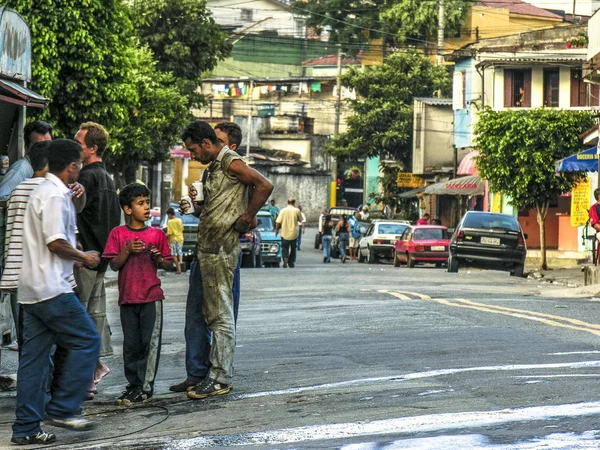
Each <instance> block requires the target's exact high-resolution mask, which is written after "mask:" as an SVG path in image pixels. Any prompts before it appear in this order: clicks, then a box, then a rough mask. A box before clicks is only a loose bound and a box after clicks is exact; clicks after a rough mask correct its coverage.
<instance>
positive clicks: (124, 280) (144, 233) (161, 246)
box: [102, 183, 173, 406]
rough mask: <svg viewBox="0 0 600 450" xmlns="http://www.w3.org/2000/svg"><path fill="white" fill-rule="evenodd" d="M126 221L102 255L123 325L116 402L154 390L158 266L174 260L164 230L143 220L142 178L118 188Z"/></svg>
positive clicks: (136, 399)
mask: <svg viewBox="0 0 600 450" xmlns="http://www.w3.org/2000/svg"><path fill="white" fill-rule="evenodd" d="M119 203H120V204H121V206H122V208H123V211H124V212H125V215H126V216H127V217H128V218H129V224H128V225H122V226H119V227H117V228H115V229H113V230H112V231H111V233H110V235H109V237H108V242H107V243H106V249H105V250H104V254H103V255H102V257H103V258H106V259H107V260H109V261H110V262H109V264H110V268H111V269H112V270H114V271H119V279H118V285H119V306H120V310H121V326H122V328H123V368H124V369H125V378H127V382H128V385H127V387H126V389H125V391H124V392H123V394H122V395H121V396H120V397H119V398H118V399H117V401H116V404H117V405H122V406H132V405H134V404H136V403H142V402H144V401H146V400H148V399H149V398H150V397H152V394H153V393H154V379H155V378H156V372H157V371H158V362H159V359H160V346H161V336H162V324H163V304H162V301H163V300H164V298H165V295H164V293H163V290H162V288H161V286H160V278H158V276H157V274H156V271H157V268H159V267H160V268H161V269H164V270H171V269H172V268H173V261H172V257H171V253H170V251H169V241H168V239H167V235H166V234H165V232H164V231H162V230H161V229H160V228H156V227H149V226H146V221H147V220H148V218H149V217H150V190H149V189H148V188H147V187H146V186H144V185H141V184H137V183H133V184H129V185H127V186H125V187H124V188H123V189H122V190H121V193H120V194H119Z"/></svg>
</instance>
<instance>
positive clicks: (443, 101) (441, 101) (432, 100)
mask: <svg viewBox="0 0 600 450" xmlns="http://www.w3.org/2000/svg"><path fill="white" fill-rule="evenodd" d="M414 99H415V100H418V101H420V102H421V103H425V104H426V105H432V106H449V105H452V99H451V98H437V97H415V98H414Z"/></svg>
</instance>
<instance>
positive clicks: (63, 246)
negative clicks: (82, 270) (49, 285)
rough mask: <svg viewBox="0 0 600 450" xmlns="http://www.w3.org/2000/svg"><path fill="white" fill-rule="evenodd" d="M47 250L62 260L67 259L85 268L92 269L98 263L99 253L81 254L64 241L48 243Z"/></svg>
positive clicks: (58, 240)
mask: <svg viewBox="0 0 600 450" xmlns="http://www.w3.org/2000/svg"><path fill="white" fill-rule="evenodd" d="M47 247H48V250H50V252H52V253H54V254H55V255H57V256H58V257H60V258H62V259H68V260H72V261H75V262H76V263H79V264H80V265H83V266H85V267H88V268H90V269H93V268H94V267H96V266H97V265H98V264H99V263H100V253H98V252H96V251H89V252H82V251H81V250H77V249H76V248H75V247H73V246H72V245H71V244H69V243H68V242H67V241H65V240H64V239H57V240H56V241H52V242H50V243H49V244H48V245H47Z"/></svg>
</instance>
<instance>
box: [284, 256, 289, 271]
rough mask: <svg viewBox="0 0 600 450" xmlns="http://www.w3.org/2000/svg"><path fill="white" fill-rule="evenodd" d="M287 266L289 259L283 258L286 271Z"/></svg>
mask: <svg viewBox="0 0 600 450" xmlns="http://www.w3.org/2000/svg"><path fill="white" fill-rule="evenodd" d="M287 266H288V264H287V259H286V258H283V268H284V269H287Z"/></svg>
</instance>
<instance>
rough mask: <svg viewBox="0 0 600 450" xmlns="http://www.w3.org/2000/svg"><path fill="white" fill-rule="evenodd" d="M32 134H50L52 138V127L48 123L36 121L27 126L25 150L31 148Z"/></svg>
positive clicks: (24, 131) (25, 130)
mask: <svg viewBox="0 0 600 450" xmlns="http://www.w3.org/2000/svg"><path fill="white" fill-rule="evenodd" d="M31 133H37V134H46V133H50V136H52V125H50V124H49V123H48V122H44V121H43V120H36V121H33V122H29V123H28V124H27V125H25V127H24V128H23V134H24V135H25V148H29V146H30V145H31Z"/></svg>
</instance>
